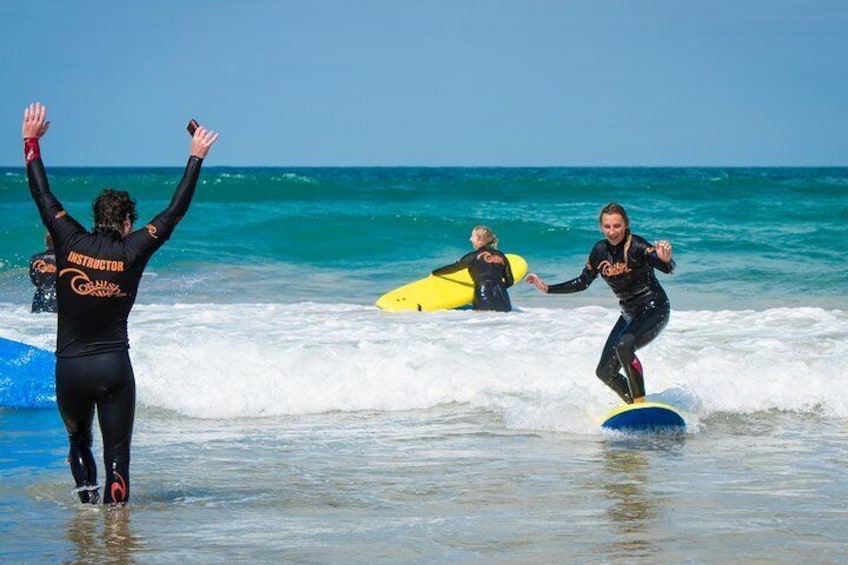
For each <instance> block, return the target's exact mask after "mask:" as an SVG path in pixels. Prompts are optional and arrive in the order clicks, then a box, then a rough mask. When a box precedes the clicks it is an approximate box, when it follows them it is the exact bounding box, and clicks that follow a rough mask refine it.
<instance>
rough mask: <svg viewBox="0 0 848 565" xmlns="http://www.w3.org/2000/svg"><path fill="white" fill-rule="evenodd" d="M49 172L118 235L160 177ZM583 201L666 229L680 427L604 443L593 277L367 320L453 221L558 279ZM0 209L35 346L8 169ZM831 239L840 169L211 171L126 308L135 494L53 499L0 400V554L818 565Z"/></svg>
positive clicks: (17, 188)
mask: <svg viewBox="0 0 848 565" xmlns="http://www.w3.org/2000/svg"><path fill="white" fill-rule="evenodd" d="M47 167H48V174H49V175H50V179H51V185H52V187H53V190H54V192H55V193H56V194H57V195H58V196H59V197H60V199H61V200H62V202H63V203H64V205H65V207H66V208H67V209H68V211H69V212H70V213H71V214H72V215H73V216H75V217H76V218H77V219H78V220H80V221H81V222H82V223H83V224H84V225H88V224H90V211H89V210H90V208H89V207H90V202H91V200H92V199H93V197H94V196H95V195H96V193H97V192H98V191H99V190H100V189H101V188H103V187H106V186H110V187H115V188H119V189H126V190H129V191H130V192H131V193H132V194H133V196H134V197H136V198H137V200H138V203H139V212H140V216H141V217H140V225H142V224H141V222H142V221H144V220H146V219H147V218H149V217H152V216H153V215H154V214H155V213H157V212H158V211H159V210H160V209H161V208H163V207H164V206H165V205H166V203H167V202H168V200H169V199H170V196H171V194H172V192H173V189H174V187H175V185H176V183H177V182H178V180H179V177H180V175H181V172H182V170H181V169H178V168H143V169H137V168H104V169H100V168H51V167H50V165H49V160H48V163H47ZM610 201H618V202H620V203H621V204H623V205H624V206H625V207H626V208H627V210H628V212H629V213H630V217H631V222H632V229H633V231H634V232H635V233H638V234H640V235H642V236H644V237H646V238H647V239H649V240H657V239H661V238H662V239H668V240H670V241H671V242H672V243H673V244H674V250H675V260H676V262H677V266H678V269H677V272H676V273H675V274H674V275H672V276H666V275H663V274H659V275H658V276H659V278H660V281H661V283H662V284H663V286H664V287H665V289H666V291H667V293H668V294H669V297H670V299H671V303H672V317H671V321H670V323H669V325H668V327H667V328H666V330H665V331H664V332H663V333H662V334H661V335H660V337H659V338H658V339H657V340H656V341H655V342H654V343H652V344H651V345H650V346H648V347H647V348H645V349H644V350H643V351H642V352H641V354H640V357H641V359H642V361H643V365H644V367H645V371H646V384H647V389H648V395H649V399H654V400H661V401H665V402H670V403H672V404H675V405H676V406H678V407H679V408H680V410H681V411H682V413H683V414H684V416H685V417H686V419H687V422H688V424H689V426H688V430H687V434H686V435H685V437H683V438H669V437H647V438H646V437H641V438H634V437H624V436H617V435H610V434H605V433H602V432H601V430H600V427H599V425H598V424H599V422H600V420H601V419H602V418H603V416H604V414H605V413H606V412H607V411H609V410H610V409H611V408H613V407H614V406H615V405H616V403H617V401H616V397H615V396H614V395H613V394H612V393H611V392H609V391H608V390H606V389H605V388H604V387H603V386H602V385H601V384H600V383H599V382H598V381H597V379H596V378H595V377H594V367H595V365H596V363H597V358H598V355H599V353H600V349H601V346H602V345H603V343H604V340H605V339H606V335H607V333H608V331H609V330H610V328H611V327H612V325H613V323H614V322H615V319H616V317H617V308H616V303H615V300H614V299H613V297H612V294H611V292H610V291H609V289H608V288H607V287H606V286H605V285H604V283H603V282H602V281H601V280H598V281H596V282H595V284H594V285H593V286H592V287H591V288H590V289H589V290H587V291H586V292H584V293H581V294H578V295H570V296H553V295H552V296H544V295H541V294H539V293H538V292H536V291H535V290H534V289H533V288H532V287H530V286H529V285H526V284H523V283H519V284H517V285H516V286H515V287H513V288H512V289H511V291H510V293H511V297H512V301H513V305H514V306H515V307H516V311H514V312H512V313H509V314H497V313H474V312H471V311H467V310H458V311H446V312H436V313H417V312H409V313H397V314H391V313H386V312H382V311H380V310H378V309H377V308H376V307H374V306H373V304H374V301H375V300H376V299H377V298H378V297H379V296H380V295H381V294H382V293H384V292H386V291H388V290H390V289H392V288H394V287H396V286H399V285H401V284H404V283H406V282H409V281H411V280H413V279H416V278H420V277H422V276H425V275H426V274H427V273H428V272H429V271H430V270H431V269H433V268H434V267H437V266H441V265H443V264H446V263H449V262H452V261H454V260H455V259H457V258H458V257H459V256H460V255H462V254H463V253H465V252H466V251H468V250H469V249H470V247H469V243H468V236H469V232H470V231H471V229H472V228H473V227H474V226H475V225H477V224H486V225H489V226H491V227H492V228H493V229H494V231H495V232H496V233H497V235H498V237H499V238H500V248H501V249H502V250H503V251H506V252H510V253H517V254H519V255H522V256H523V257H525V259H527V261H528V263H529V265H530V270H531V271H533V272H537V273H539V274H540V275H542V276H543V277H544V278H545V279H546V280H547V281H548V282H560V281H563V280H566V279H569V278H571V277H573V276H576V275H578V274H579V273H580V270H581V269H582V266H583V263H584V262H585V260H586V257H587V255H588V252H589V250H590V248H591V246H592V244H593V243H594V242H595V241H597V240H598V239H600V238H601V234H600V232H599V230H598V226H597V214H598V212H599V210H600V208H601V207H602V206H603V205H604V204H606V203H608V202H610ZM0 217H2V219H3V221H2V224H0V241H2V245H0V337H5V338H8V339H14V340H17V341H21V342H25V343H28V344H31V345H36V346H39V347H43V348H47V349H50V348H51V347H52V346H53V343H54V341H55V317H54V316H53V315H44V314H42V315H34V314H30V312H29V301H30V298H31V293H32V289H31V286H30V283H29V280H28V278H27V272H26V266H27V261H28V259H29V257H30V255H32V254H33V253H36V252H38V251H41V249H42V242H43V236H44V230H43V228H42V227H41V226H40V223H39V218H38V215H37V213H36V211H35V207H34V205H33V204H32V202H31V200H30V197H29V193H28V188H27V182H26V176H25V174H24V171H23V168H22V167H21V168H13V169H8V168H7V169H0ZM847 239H848V169H846V168H822V169H811V168H750V169H747V168H668V169H663V168H314V169H310V168H273V169H271V168H215V167H210V168H207V169H206V170H205V171H204V172H203V174H202V181H201V185H200V186H199V189H198V191H197V195H196V197H195V200H194V203H193V204H192V207H191V210H190V211H189V213H188V215H187V216H186V217H185V219H184V220H183V221H182V223H181V224H180V226H179V227H178V228H177V230H176V232H175V234H174V236H173V238H172V239H171V240H170V241H169V242H168V243H167V244H166V246H165V247H164V248H163V249H162V250H161V251H160V252H159V253H158V254H157V255H156V256H154V258H153V260H152V261H151V262H150V264H149V266H148V269H147V272H146V274H145V277H144V279H143V281H142V285H141V291H140V296H139V299H138V301H137V305H136V307H135V309H134V311H133V313H132V315H131V318H130V339H131V345H132V349H131V355H132V358H133V363H134V365H135V371H136V379H137V386H138V403H139V408H138V412H137V417H136V431H135V436H134V444H133V464H132V472H133V498H132V501H131V505H130V506H129V507H128V508H125V509H117V510H115V509H111V510H109V509H102V508H99V509H95V508H80V507H79V505H77V504H75V503H74V500H75V497H74V496H73V494H72V492H71V491H72V487H73V484H72V479H71V476H70V472H69V470H68V468H67V465H66V463H65V461H64V457H65V454H66V451H67V446H66V440H65V435H64V431H63V429H62V426H61V422H60V420H59V418H58V415H57V414H56V412H55V410H54V409H21V408H8V407H6V408H4V407H0V562H9V563H89V562H92V563H93V562H97V563H100V562H104V563H105V562H113V563H172V562H175V561H178V560H179V561H182V562H186V563H230V562H233V561H236V562H241V561H244V562H269V563H271V562H273V563H278V562H292V563H522V564H524V563H646V564H647V563H728V562H735V563H801V562H804V563H840V562H844V561H845V559H846V557H848V542H846V540H848V508H846V506H845V503H844V501H845V499H846V497H848V397H846V395H845V394H844V391H845V390H846V389H848V368H846V366H847V365H846V362H845V359H846V356H848V311H846V295H848V246H846V243H845V242H846V240H847ZM7 386H14V383H12V384H7ZM98 445H99V443H98ZM95 448H96V449H99V447H97V446H96V447H95ZM101 472H102V469H101Z"/></svg>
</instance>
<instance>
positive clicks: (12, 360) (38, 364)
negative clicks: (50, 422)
mask: <svg viewBox="0 0 848 565" xmlns="http://www.w3.org/2000/svg"><path fill="white" fill-rule="evenodd" d="M55 368H56V357H55V356H54V355H53V353H52V352H50V351H47V350H46V349H41V348H39V347H33V346H32V345H27V344H25V343H21V342H19V341H13V340H11V339H5V338H2V337H0V407H5V408H47V407H53V406H55V405H56V382H55V379H54V373H55Z"/></svg>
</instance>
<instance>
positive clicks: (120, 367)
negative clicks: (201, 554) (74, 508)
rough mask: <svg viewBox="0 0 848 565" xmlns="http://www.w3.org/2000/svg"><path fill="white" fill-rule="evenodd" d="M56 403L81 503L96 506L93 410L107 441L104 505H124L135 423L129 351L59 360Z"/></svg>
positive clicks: (104, 443)
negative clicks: (67, 440) (95, 409)
mask: <svg viewBox="0 0 848 565" xmlns="http://www.w3.org/2000/svg"><path fill="white" fill-rule="evenodd" d="M56 400H57V404H58V406H59V413H60V414H61V416H62V420H63V421H64V423H65V428H66V429H67V431H68V439H69V441H70V454H69V461H70V465H71V473H72V474H73V476H74V480H75V481H76V484H77V488H78V489H80V490H79V491H78V492H79V496H80V500H82V501H83V502H95V503H96V502H97V499H96V498H97V491H96V489H95V487H96V485H97V467H96V465H95V463H94V457H93V456H92V453H91V444H92V423H93V419H94V408H95V406H96V407H97V417H98V422H99V424H100V433H101V435H102V438H103V458H104V461H105V465H106V484H105V489H104V493H103V502H105V503H107V504H120V503H126V502H127V501H128V500H129V491H130V475H129V467H130V442H131V439H132V430H133V422H134V420H135V377H134V375H133V369H132V365H131V364H130V358H129V353H128V352H127V351H114V352H109V353H102V354H99V355H87V356H84V357H70V358H62V357H60V358H58V359H57V362H56Z"/></svg>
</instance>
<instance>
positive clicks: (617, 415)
mask: <svg viewBox="0 0 848 565" xmlns="http://www.w3.org/2000/svg"><path fill="white" fill-rule="evenodd" d="M601 427H602V428H605V429H608V430H616V431H621V432H642V431H652V430H657V429H672V430H683V429H684V428H685V427H686V422H685V421H684V420H683V416H681V415H680V413H678V412H677V410H675V409H674V408H673V407H672V406H670V405H668V404H662V403H660V402H643V403H639V404H628V405H626V406H621V407H619V408H615V409H614V410H612V411H611V412H610V413H609V414H608V415H607V417H606V419H605V420H604V422H603V424H601Z"/></svg>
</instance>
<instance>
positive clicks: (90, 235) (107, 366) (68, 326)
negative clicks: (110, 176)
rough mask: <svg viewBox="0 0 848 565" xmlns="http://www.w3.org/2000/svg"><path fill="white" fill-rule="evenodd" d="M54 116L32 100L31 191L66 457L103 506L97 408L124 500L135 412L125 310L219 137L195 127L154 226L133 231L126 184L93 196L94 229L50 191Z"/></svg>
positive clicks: (89, 495) (110, 470) (28, 138)
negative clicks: (50, 286) (47, 256)
mask: <svg viewBox="0 0 848 565" xmlns="http://www.w3.org/2000/svg"><path fill="white" fill-rule="evenodd" d="M46 117H47V110H46V108H45V107H44V106H43V105H42V104H40V103H35V104H30V105H29V107H27V109H26V110H25V111H24V120H23V128H22V130H23V137H24V155H25V157H26V169H27V176H28V178H29V188H30V192H31V193H32V198H33V200H34V201H35V204H36V206H37V207H38V211H39V213H40V214H41V220H42V222H44V225H45V226H46V227H47V230H48V232H49V233H50V235H51V237H52V238H53V245H54V248H55V252H56V266H57V271H58V272H57V275H58V276H57V281H56V291H57V299H58V330H57V339H56V342H57V343H56V358H57V359H56V400H57V404H58V407H59V413H60V414H61V416H62V420H63V421H64V423H65V428H66V429H67V431H68V438H69V441H70V453H69V456H68V461H69V463H70V466H71V473H72V474H73V476H74V480H75V481H76V492H77V493H78V495H79V498H80V500H81V501H82V502H86V503H93V504H96V503H97V502H98V501H99V499H100V492H99V486H98V484H97V465H96V463H95V461H94V456H93V455H92V453H91V445H92V425H93V420H94V410H95V408H96V409H97V416H98V421H99V423H100V433H101V435H102V438H103V458H104V461H105V465H106V481H105V484H104V492H103V502H104V503H107V504H126V503H127V501H128V500H129V495H130V472H129V471H130V441H131V439H132V430H133V422H134V419H135V377H134V375H133V368H132V365H131V363H130V357H129V341H128V338H127V317H128V316H129V313H130V309H132V306H133V303H134V302H135V299H136V294H137V291H138V284H139V281H140V280H141V275H142V271H144V267H145V265H147V261H148V260H149V259H150V257H151V255H153V253H154V252H155V251H156V250H157V249H159V248H160V247H161V246H162V244H163V243H165V242H166V241H167V240H168V238H169V237H170V236H171V233H172V232H173V230H174V228H175V227H176V225H177V223H178V222H179V221H180V219H181V218H182V217H183V215H184V214H185V213H186V212H187V211H188V207H189V204H190V203H191V199H192V197H193V196H194V190H195V186H196V185H197V179H198V177H199V175H200V166H201V164H202V162H203V159H204V158H205V157H206V154H207V153H208V152H209V148H210V147H211V146H212V144H214V143H215V141H216V140H217V139H218V134H217V133H215V132H213V131H210V130H206V129H204V128H202V127H198V128H197V130H196V131H195V133H194V135H193V137H192V140H191V156H190V157H189V160H188V164H187V165H186V169H185V173H184V174H183V178H182V180H181V181H180V183H179V185H178V186H177V190H176V192H175V193H174V196H173V198H172V199H171V203H170V204H169V205H168V207H167V208H166V209H165V210H163V211H162V212H161V213H159V214H158V215H157V216H156V217H155V218H153V219H152V220H151V221H150V223H148V224H147V225H145V226H144V227H143V228H141V229H139V230H136V231H133V222H135V220H136V218H137V214H136V210H135V201H133V200H132V199H131V198H130V196H129V194H127V193H126V192H124V191H118V190H112V189H105V190H103V191H102V192H101V193H100V195H99V196H98V197H97V199H96V200H95V201H94V204H93V212H94V224H95V225H94V230H93V231H92V232H88V231H86V230H85V228H83V227H82V226H81V225H80V224H79V223H78V222H77V221H76V220H74V219H73V218H72V217H71V216H70V215H68V213H67V212H66V211H65V209H64V208H63V207H62V204H61V203H60V202H59V200H58V199H57V198H56V197H55V196H54V195H53V193H51V192H50V186H49V184H48V182H47V174H46V173H45V170H44V164H43V163H42V161H41V152H40V148H39V138H41V137H42V136H43V135H44V134H45V133H46V132H47V129H48V127H49V126H50V122H48V121H46Z"/></svg>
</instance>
